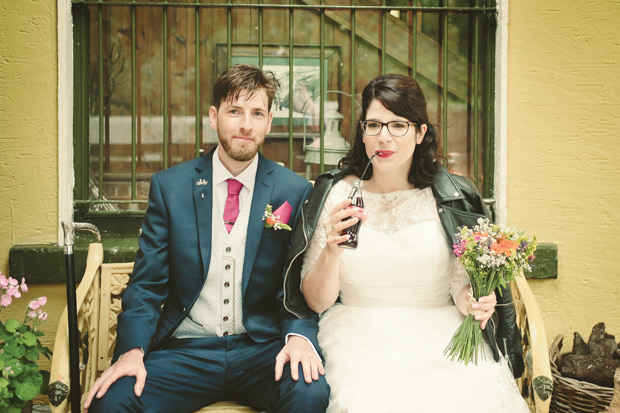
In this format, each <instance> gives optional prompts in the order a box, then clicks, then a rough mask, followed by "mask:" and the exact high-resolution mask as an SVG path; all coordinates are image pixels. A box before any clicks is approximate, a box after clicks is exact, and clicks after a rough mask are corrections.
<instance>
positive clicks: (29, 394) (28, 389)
mask: <svg viewBox="0 0 620 413" xmlns="http://www.w3.org/2000/svg"><path fill="white" fill-rule="evenodd" d="M21 379H22V381H21V383H19V384H18V385H17V386H16V387H15V394H16V395H17V397H19V398H20V399H22V400H25V401H28V400H31V399H34V398H35V397H37V395H38V394H39V391H40V390H41V385H42V384H43V376H42V375H41V373H39V371H38V370H28V371H26V372H24V375H23V376H22V377H21Z"/></svg>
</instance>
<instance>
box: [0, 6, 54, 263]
mask: <svg viewBox="0 0 620 413" xmlns="http://www.w3.org/2000/svg"><path fill="white" fill-rule="evenodd" d="M56 43H57V41H56V0H36V1H33V0H2V1H0V271H2V273H4V274H6V273H7V271H8V257H9V250H10V248H11V246H12V245H15V244H32V243H51V242H57V241H58V238H57V237H58V235H57V229H56V228H57V223H58V132H57V128H58V126H57V110H58V103H57V90H58V87H57V85H58V70H57V69H58V65H57V46H56Z"/></svg>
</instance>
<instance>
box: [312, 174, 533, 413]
mask: <svg viewBox="0 0 620 413" xmlns="http://www.w3.org/2000/svg"><path fill="white" fill-rule="evenodd" d="M350 190H351V186H350V185H349V184H348V183H346V182H344V181H340V182H338V183H337V184H336V185H335V186H334V188H333V189H332V190H331V192H330V194H329V195H328V198H327V200H326V202H325V205H324V207H323V211H322V212H321V216H320V221H319V224H318V226H317V230H316V231H315V233H314V236H313V238H312V240H311V243H310V247H309V250H308V253H307V255H306V261H305V263H304V268H303V271H302V276H303V275H305V273H306V272H307V270H308V269H309V268H311V266H312V265H313V263H314V262H315V261H316V259H317V258H318V256H319V254H320V252H321V250H322V249H323V247H324V246H325V243H326V239H325V231H324V230H323V227H322V221H323V220H324V219H325V217H326V215H327V213H328V212H329V211H331V210H332V209H333V208H334V205H335V204H336V203H338V202H340V201H342V200H343V199H345V198H346V197H347V196H348V194H349V192H350ZM363 196H364V203H365V210H366V212H367V213H368V220H367V221H366V222H365V223H364V225H363V226H362V229H361V231H360V241H359V246H358V248H357V249H356V250H345V252H344V253H343V254H342V256H341V258H340V275H341V283H340V303H337V304H335V305H334V306H332V307H331V308H330V309H329V310H327V311H326V312H325V313H323V314H322V316H321V319H320V323H319V343H320V345H321V349H322V351H323V355H324V357H325V361H326V364H325V371H326V372H325V374H326V378H327V381H328V383H329V384H330V385H331V398H330V404H329V408H328V412H331V413H335V412H348V413H357V412H377V413H386V412H476V413H480V412H527V411H529V410H528V407H527V405H526V403H525V401H524V400H523V399H522V398H521V396H520V394H519V392H518V389H517V386H516V384H515V382H514V380H513V378H512V374H511V372H510V370H509V368H508V365H507V363H506V362H505V361H504V360H503V359H502V360H501V361H500V362H495V361H494V360H493V356H492V353H491V351H490V348H488V345H486V344H485V345H486V346H487V349H486V353H487V356H486V359H485V360H478V365H473V364H470V365H468V366H465V365H463V364H461V363H458V362H456V361H451V360H449V359H448V358H446V357H445V356H444V354H443V351H444V349H445V348H446V346H447V345H448V343H449V342H450V339H451V337H452V335H453V334H454V332H455V331H456V329H457V328H458V327H459V326H460V324H461V322H462V321H463V319H464V316H463V315H461V313H460V312H459V311H458V310H457V308H456V306H455V305H454V302H453V299H452V295H451V294H455V293H457V292H458V291H459V290H460V289H461V288H462V287H463V286H465V285H466V284H468V280H467V278H466V274H465V272H464V270H463V269H462V267H460V265H459V264H458V262H457V261H456V259H455V258H454V254H453V253H452V252H451V250H450V248H449V246H448V243H447V242H446V235H445V233H444V230H443V228H442V226H441V222H440V220H439V216H438V214H437V211H436V204H435V199H434V197H433V194H432V191H431V189H430V188H426V189H423V190H419V189H412V190H404V191H397V192H393V193H389V194H384V195H381V194H372V193H369V192H366V191H365V192H364V193H363Z"/></svg>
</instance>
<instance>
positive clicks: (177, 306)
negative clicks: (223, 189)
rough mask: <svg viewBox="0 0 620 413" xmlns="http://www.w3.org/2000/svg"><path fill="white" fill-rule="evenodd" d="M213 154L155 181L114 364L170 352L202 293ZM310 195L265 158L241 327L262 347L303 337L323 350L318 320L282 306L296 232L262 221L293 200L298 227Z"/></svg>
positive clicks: (303, 185)
mask: <svg viewBox="0 0 620 413" xmlns="http://www.w3.org/2000/svg"><path fill="white" fill-rule="evenodd" d="M213 153H214V151H211V152H209V153H208V154H207V155H205V156H203V157H201V158H198V159H194V160H191V161H187V162H184V163H182V164H180V165H177V166H174V167H172V168H170V169H167V170H165V171H162V172H159V173H157V174H155V175H153V177H152V178H151V186H150V192H149V206H148V209H147V211H146V215H145V217H144V222H143V224H142V234H141V235H140V239H139V250H138V253H137V256H136V260H135V266H134V271H133V274H132V276H131V280H130V282H129V285H128V287H127V289H126V290H125V292H124V294H123V311H122V313H121V314H120V315H119V317H118V326H117V332H118V337H117V343H116V348H115V352H114V353H115V354H114V355H115V357H114V358H115V359H116V358H117V357H118V356H119V355H120V354H122V353H124V352H126V351H128V350H130V349H132V348H136V347H140V348H142V349H144V350H145V351H148V350H152V349H157V348H161V347H163V346H165V344H166V341H167V340H168V339H169V338H170V337H171V336H172V334H173V332H174V330H175V328H176V327H177V326H178V325H179V324H180V323H181V321H182V320H183V319H184V318H185V317H186V316H187V314H188V312H189V311H190V309H191V308H192V306H193V305H194V302H195V301H196V299H197V298H198V295H199V294H200V291H201V289H202V286H203V284H204V283H205V280H206V277H207V273H208V271H209V262H210V258H211V214H212V210H213V208H212V200H213V187H212V175H213V173H212V172H213V164H212V160H213ZM199 180H201V181H200V183H201V185H198V183H199ZM205 181H206V185H204V182H205ZM311 191H312V185H311V184H310V183H309V182H308V181H306V180H305V179H303V178H301V177H299V176H298V175H297V174H295V173H293V172H291V171H290V170H288V169H286V168H284V167H282V166H279V165H277V164H276V163H274V162H271V161H269V160H267V159H266V158H264V157H263V156H262V155H260V154H259V160H258V169H257V172H256V184H255V186H254V194H253V197H252V206H251V210H250V218H249V222H248V234H247V239H246V245H245V259H244V265H243V278H242V286H243V292H242V299H243V325H244V326H245V329H246V330H247V333H248V335H249V337H250V338H251V339H252V340H254V341H256V342H264V341H267V340H270V339H273V338H274V337H284V336H285V335H286V334H288V333H297V334H301V335H303V336H305V337H307V338H308V339H309V340H310V341H311V342H312V343H313V344H314V346H315V348H316V349H317V350H318V349H319V346H318V341H317V337H316V336H317V330H318V327H317V323H316V320H315V319H305V320H300V319H297V318H296V317H294V316H292V315H291V314H290V313H288V311H286V310H284V308H283V305H282V297H283V292H282V285H283V282H282V274H283V265H284V259H285V257H286V253H287V250H288V247H289V243H290V239H291V234H292V232H291V231H286V230H278V231H276V230H274V229H272V228H265V227H264V221H263V220H262V217H263V213H264V211H265V206H266V205H267V204H270V205H272V207H273V208H274V210H275V209H276V208H278V207H279V206H280V205H282V204H283V203H284V202H285V201H288V203H289V204H290V205H291V207H292V209H293V211H292V213H291V219H290V221H289V224H292V225H291V226H293V227H294V225H295V224H296V223H297V222H298V220H299V217H300V213H301V205H302V203H303V202H304V201H305V199H306V198H307V197H308V195H309V194H310V192H311ZM203 195H204V197H203ZM162 304H164V305H163V308H162Z"/></svg>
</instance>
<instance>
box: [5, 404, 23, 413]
mask: <svg viewBox="0 0 620 413" xmlns="http://www.w3.org/2000/svg"><path fill="white" fill-rule="evenodd" d="M21 412H22V408H21V406H14V405H11V406H9V408H8V409H6V410H5V409H3V410H2V411H1V413H21Z"/></svg>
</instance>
